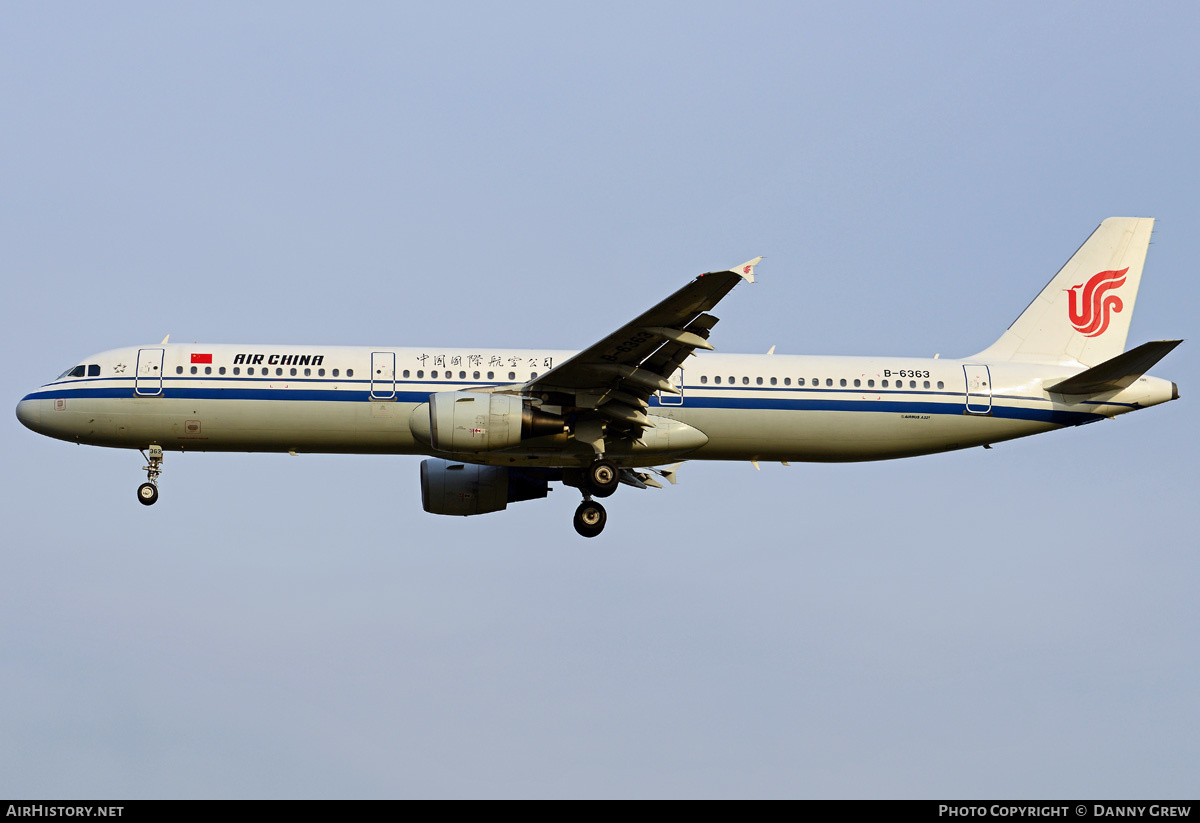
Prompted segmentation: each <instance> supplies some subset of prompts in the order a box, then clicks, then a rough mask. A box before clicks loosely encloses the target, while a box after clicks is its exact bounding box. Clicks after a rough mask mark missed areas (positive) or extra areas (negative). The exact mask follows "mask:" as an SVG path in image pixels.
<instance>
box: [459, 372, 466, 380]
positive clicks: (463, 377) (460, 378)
mask: <svg viewBox="0 0 1200 823" xmlns="http://www.w3.org/2000/svg"><path fill="white" fill-rule="evenodd" d="M458 379H459V380H466V379H467V373H466V372H465V371H460V372H459V373H458Z"/></svg>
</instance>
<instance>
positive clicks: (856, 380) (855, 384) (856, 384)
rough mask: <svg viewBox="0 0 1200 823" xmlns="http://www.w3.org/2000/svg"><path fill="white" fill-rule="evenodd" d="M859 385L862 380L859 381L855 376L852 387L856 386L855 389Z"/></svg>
mask: <svg viewBox="0 0 1200 823" xmlns="http://www.w3.org/2000/svg"><path fill="white" fill-rule="evenodd" d="M861 385H862V381H861V380H859V379H857V378H855V380H854V388H856V389H857V388H858V387H859V386H861Z"/></svg>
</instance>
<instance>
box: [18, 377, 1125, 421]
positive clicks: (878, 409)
mask: <svg viewBox="0 0 1200 823" xmlns="http://www.w3.org/2000/svg"><path fill="white" fill-rule="evenodd" d="M195 381H196V378H191V379H187V378H182V379H181V378H174V379H172V378H167V380H166V382H165V384H164V386H163V388H162V390H161V392H159V393H158V394H152V393H147V392H146V390H145V387H143V388H142V393H141V394H135V393H134V385H133V381H132V380H128V379H127V380H125V385H123V386H103V387H94V388H93V387H90V386H78V387H73V386H66V385H64V384H62V383H57V384H54V385H53V387H51V386H45V387H43V388H42V389H41V390H39V391H36V392H33V393H31V394H29V395H27V396H26V397H25V399H26V400H40V399H42V400H44V399H70V398H80V399H84V398H129V397H141V398H156V397H157V398H172V399H180V400H185V399H186V400H192V399H195V400H272V401H281V400H283V401H302V402H304V401H307V402H312V401H320V402H349V403H361V402H365V401H368V400H370V399H371V396H372V394H371V388H370V386H371V383H370V381H368V380H354V381H339V385H342V384H346V383H350V384H352V385H355V387H354V388H348V389H340V388H339V389H328V388H266V387H262V386H261V385H258V386H256V385H244V383H249V382H251V381H253V382H254V383H263V382H276V383H278V382H280V381H279V380H269V379H262V378H259V379H254V378H251V379H250V380H247V379H245V378H243V379H241V380H238V381H237V382H239V383H243V385H234V386H231V387H228V388H213V387H207V386H206V387H200V386H191V385H180V384H181V383H182V384H186V383H192V382H195ZM80 382H84V381H80ZM227 382H234V381H227ZM295 382H300V383H303V382H311V383H315V382H317V381H293V383H295ZM172 384H174V385H172ZM385 385H386V389H384V388H383V387H381V386H377V387H376V392H375V396H376V397H377V398H378V397H380V396H381V395H385V396H386V397H387V398H388V399H391V397H392V396H393V395H392V393H391V385H392V384H391V382H390V381H389V382H388V383H387V384H385ZM481 385H509V384H504V383H467V384H461V385H457V386H456V385H454V384H438V385H435V386H433V387H430V386H428V384H426V387H425V388H422V389H420V390H415V391H414V390H408V391H403V390H401V389H402V388H404V387H405V383H404V381H396V389H397V391H396V392H395V395H394V397H395V399H396V401H398V402H401V403H425V402H427V401H428V400H429V395H430V394H433V393H435V392H437V391H456V390H460V389H464V388H468V387H476V386H481ZM359 386H361V388H359ZM431 388H432V389H433V390H432V391H431ZM704 389H705V391H707V390H708V387H704ZM698 390H699V388H698V387H697V388H695V389H691V390H689V389H687V388H685V389H684V391H685V397H684V399H683V403H681V404H673V403H672V404H666V405H663V404H660V403H659V402H658V398H657V397H652V398H651V400H650V404H651V406H652V407H660V406H661V407H663V408H665V409H668V410H670V409H680V410H682V411H686V410H688V409H743V410H756V411H814V412H816V411H826V412H874V413H892V414H952V415H963V414H967V413H968V412H967V410H966V408H965V404H964V396H963V394H962V393H961V392H932V391H924V392H922V391H895V390H892V391H886V390H884V391H869V392H868V393H869V394H873V395H876V396H877V397H879V398H880V399H864V398H863V397H862V394H863V392H862V391H861V390H855V389H790V390H787V389H785V390H783V391H790V392H791V393H792V394H793V396H789V397H783V396H781V394H782V393H783V392H782V391H781V390H779V389H777V388H772V389H767V390H765V391H762V392H759V391H758V390H757V389H756V388H749V389H744V388H738V389H737V390H738V391H741V392H744V393H754V395H757V396H748V397H746V396H743V397H730V396H713V395H712V394H696V393H694V392H695V391H698ZM722 394H724V392H722ZM795 394H803V395H806V396H799V397H797V396H794V395H795ZM813 395H821V396H813ZM837 395H841V396H837ZM846 395H857V397H847V396H846ZM913 395H918V396H920V399H899V397H900V396H904V397H912V396H913ZM931 396H932V397H940V398H943V399H942V400H940V401H935V400H932V399H930V398H931ZM884 397H889V399H882V398H884ZM892 398H895V399H892ZM972 399H973V401H974V402H978V403H981V404H982V405H983V408H985V409H986V402H985V401H986V398H985V397H980V398H972ZM1001 399H1008V400H1022V401H1025V402H1033V403H1042V404H1044V405H1042V406H1041V407H1040V408H1030V407H1027V406H1016V405H1001V404H999V403H998V402H996V401H999V400H1001ZM974 402H973V404H972V411H975V410H977V408H978V407H976V406H975V405H974ZM972 416H979V417H982V416H990V417H997V418H1006V419H1012V420H1031V421H1039V422H1045V423H1051V424H1054V425H1060V426H1072V425H1077V424H1079V423H1088V422H1091V421H1093V420H1097V419H1100V418H1101V417H1103V415H1100V414H1097V413H1095V412H1077V411H1066V410H1062V409H1055V408H1054V407H1053V406H1051V405H1050V404H1048V403H1047V401H1045V400H1043V399H1041V398H1034V397H1003V398H1002V397H1000V396H997V397H995V398H993V399H992V406H991V408H990V409H988V410H987V411H986V414H976V415H972Z"/></svg>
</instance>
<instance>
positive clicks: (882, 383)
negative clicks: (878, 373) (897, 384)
mask: <svg viewBox="0 0 1200 823" xmlns="http://www.w3.org/2000/svg"><path fill="white" fill-rule="evenodd" d="M880 385H882V386H883V387H884V388H885V389H886V388H887V387H888V382H887V381H886V380H884V381H882V382H881V383H880Z"/></svg>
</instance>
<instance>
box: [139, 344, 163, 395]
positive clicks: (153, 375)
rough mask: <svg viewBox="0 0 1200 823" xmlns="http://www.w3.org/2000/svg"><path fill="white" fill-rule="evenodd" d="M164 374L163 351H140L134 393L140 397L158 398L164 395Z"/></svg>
mask: <svg viewBox="0 0 1200 823" xmlns="http://www.w3.org/2000/svg"><path fill="white" fill-rule="evenodd" d="M162 373H163V349H138V359H137V374H136V376H135V377H134V380H133V393H134V394H136V395H138V396H140V397H157V396H158V395H160V394H162V386H163V374H162Z"/></svg>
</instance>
